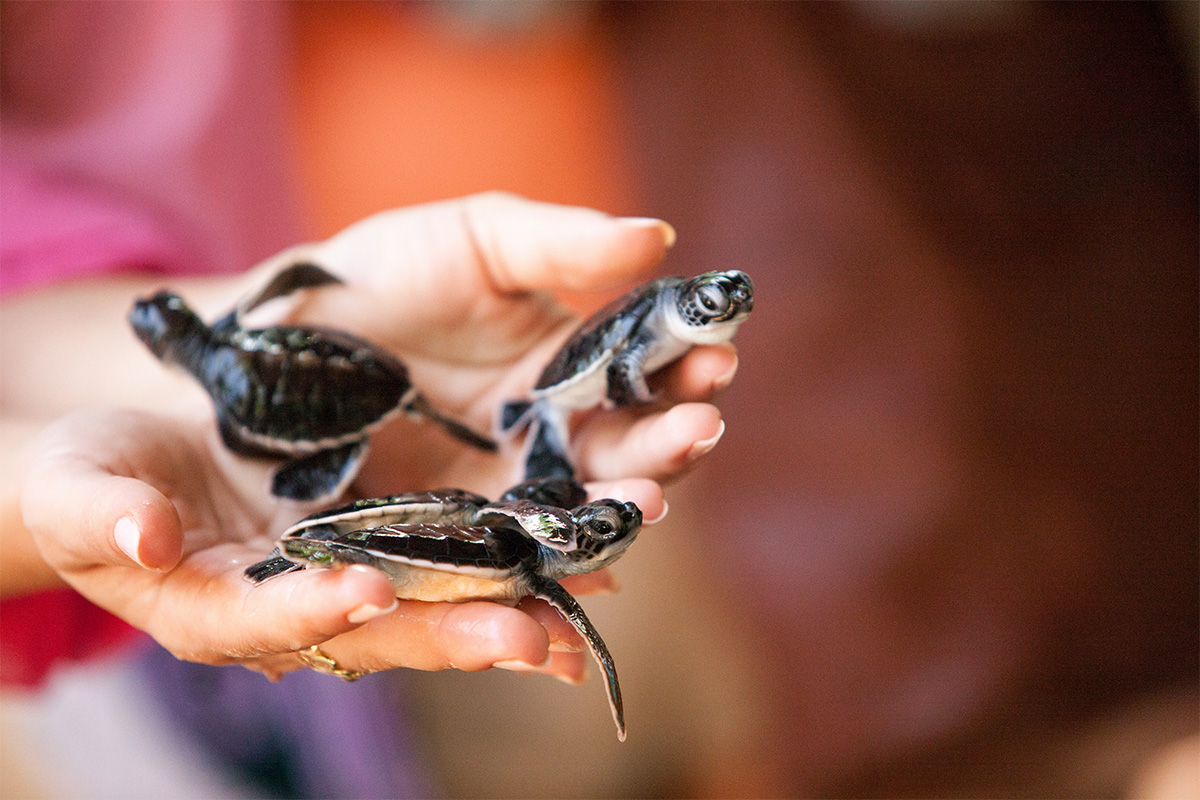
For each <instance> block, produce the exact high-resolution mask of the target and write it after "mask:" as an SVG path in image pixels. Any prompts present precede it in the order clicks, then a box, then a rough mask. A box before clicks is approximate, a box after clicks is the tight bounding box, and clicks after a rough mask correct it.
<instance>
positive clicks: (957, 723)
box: [0, 0, 1200, 797]
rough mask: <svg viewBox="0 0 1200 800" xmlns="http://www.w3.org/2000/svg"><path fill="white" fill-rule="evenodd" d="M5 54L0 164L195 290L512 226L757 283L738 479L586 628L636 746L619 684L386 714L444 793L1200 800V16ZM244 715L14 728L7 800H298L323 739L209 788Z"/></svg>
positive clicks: (699, 20)
mask: <svg viewBox="0 0 1200 800" xmlns="http://www.w3.org/2000/svg"><path fill="white" fill-rule="evenodd" d="M3 14H4V15H3V18H2V22H3V27H2V28H0V33H2V34H3V48H2V49H3V53H2V54H0V57H2V59H3V67H4V71H3V83H2V87H3V115H4V116H3V122H4V126H5V127H4V139H3V146H4V148H5V156H6V158H9V157H16V158H19V159H21V160H22V162H23V163H30V164H34V165H36V166H38V167H39V168H41V169H65V170H68V171H69V172H70V173H71V174H72V175H74V176H77V177H78V176H83V177H85V178H87V179H89V180H92V181H94V182H95V184H96V185H97V186H99V187H102V188H104V189H105V190H106V191H114V192H120V193H122V195H123V196H124V197H126V198H128V199H129V202H131V203H139V204H143V205H145V206H147V207H152V208H154V209H156V211H157V212H159V213H164V214H169V215H172V218H173V219H176V220H178V221H180V222H181V223H182V224H183V225H184V226H185V227H186V229H187V230H188V231H190V233H191V238H190V240H189V246H190V247H192V249H193V252H195V253H196V254H197V259H198V261H199V263H200V266H199V267H198V269H202V270H209V271H213V272H219V271H230V270H235V269H242V268H245V267H246V266H249V265H250V264H253V263H255V262H256V261H257V260H259V259H261V258H262V257H265V256H266V255H269V254H270V253H271V252H274V251H275V250H278V249H280V248H282V247H283V246H286V245H287V244H290V243H292V242H294V241H298V240H300V239H311V238H318V237H324V236H327V235H329V234H331V233H333V232H335V231H337V230H339V229H340V228H342V227H344V226H345V225H347V224H349V223H351V222H353V221H354V220H356V219H358V218H360V217H363V216H366V215H368V214H370V213H373V212H375V211H377V210H380V209H383V208H389V207H393V206H397V205H406V204H410V203H417V202H423V201H427V200H434V199H441V198H446V197H453V196H458V195H462V194H467V193H470V192H475V191H481V190H488V189H504V190H508V191H514V192H518V193H521V194H525V195H528V196H530V197H534V198H536V199H540V200H547V201H555V202H563V203H575V204H582V205H588V206H594V207H597V208H600V209H603V210H605V211H609V212H611V213H615V214H623V215H648V216H657V217H661V218H663V219H666V220H668V221H669V222H671V224H672V225H674V226H675V228H676V229H677V231H678V233H679V241H678V244H677V245H676V246H675V248H674V249H673V250H672V252H671V254H670V255H669V257H668V259H667V262H666V264H665V265H664V271H665V272H666V273H670V274H681V275H686V274H694V273H697V272H700V271H704V270H708V269H727V268H739V269H744V270H746V271H747V272H748V273H750V275H751V276H752V277H753V279H754V281H755V287H756V295H757V296H756V304H755V305H756V308H755V312H754V315H753V317H752V319H751V320H750V321H749V322H748V323H747V324H746V325H745V326H743V328H742V329H741V331H740V333H739V336H738V342H737V343H738V345H739V352H740V370H739V373H738V377H737V380H736V381H735V383H734V385H733V386H732V387H731V388H730V389H729V390H728V391H727V392H726V394H725V395H724V396H723V397H722V398H721V400H720V405H721V408H722V411H723V413H724V416H725V419H726V422H727V425H728V429H727V432H726V434H725V436H724V438H723V440H722V442H721V444H720V446H719V447H717V449H716V450H715V451H713V453H712V454H711V455H710V456H709V457H708V458H707V459H705V461H704V463H703V465H702V467H701V468H700V469H699V470H697V471H696V472H695V473H693V474H692V475H690V476H689V477H688V478H686V479H685V480H684V481H682V482H680V483H679V484H677V485H676V486H674V487H672V488H671V490H670V493H669V499H670V503H671V514H670V516H669V517H668V518H667V520H666V521H664V522H663V523H662V524H660V525H656V526H655V527H653V528H651V529H650V530H649V531H648V532H647V535H645V536H642V537H641V538H640V539H639V542H638V544H637V546H636V547H635V548H633V549H632V551H631V553H630V554H629V555H628V556H627V557H626V558H624V559H623V560H622V561H621V562H620V563H619V564H618V565H617V566H616V568H615V569H614V572H615V573H616V575H617V577H618V579H619V581H620V583H621V584H622V587H623V588H622V591H621V592H620V593H619V594H617V595H614V596H611V597H598V598H589V599H586V600H585V601H584V605H585V606H586V608H587V609H588V613H589V615H591V616H592V618H593V620H594V621H595V622H596V625H597V627H598V629H599V630H600V631H601V632H602V634H603V635H604V636H605V639H606V641H607V642H608V644H609V646H610V648H611V649H612V651H613V653H614V656H615V658H616V660H617V662H618V665H619V668H620V671H621V679H622V685H623V687H624V690H625V693H626V700H625V702H626V711H627V717H628V725H629V740H628V741H627V742H625V743H623V744H619V743H618V742H617V741H616V740H615V738H614V736H613V733H612V727H611V720H610V719H609V715H608V713H607V711H606V710H605V702H604V699H603V692H602V690H601V686H600V683H599V681H598V680H597V679H596V676H594V675H593V677H592V680H591V681H589V683H588V684H587V685H586V686H585V687H582V688H576V687H567V686H563V685H560V684H557V683H555V682H553V681H549V680H545V679H537V678H522V677H521V676H515V675H512V674H510V673H503V674H500V673H496V672H495V671H493V672H490V673H483V674H462V673H431V674H421V673H395V674H389V675H387V676H375V677H373V678H371V679H370V680H371V681H373V682H374V683H373V684H372V685H373V686H374V687H376V689H378V690H379V691H380V696H381V697H385V698H387V702H388V703H389V704H391V705H392V706H394V707H389V709H388V713H390V714H394V716H395V718H396V719H398V720H403V721H404V722H405V725H406V726H407V728H406V732H405V734H404V736H403V746H404V748H405V749H404V752H403V753H402V754H400V753H398V754H397V756H396V759H397V763H400V762H403V763H404V765H405V769H406V770H409V771H410V772H413V773H418V775H417V777H415V778H413V780H412V781H411V782H410V783H409V784H407V786H408V787H409V789H410V790H411V792H412V793H414V794H418V795H421V794H428V795H435V796H451V797H598V796H608V797H643V796H656V797H709V796H711V797H771V796H787V797H794V796H850V797H866V796H888V797H901V796H921V797H929V796H959V797H961V796H1009V797H1023V796H1028V797H1038V796H1056V797H1131V796H1133V797H1151V796H1170V792H1171V791H1172V790H1171V788H1170V783H1169V782H1170V781H1172V780H1179V779H1181V776H1182V777H1183V778H1188V777H1190V779H1192V780H1193V781H1195V782H1194V783H1193V784H1191V785H1192V786H1193V787H1195V786H1196V785H1198V784H1200V776H1197V775H1196V770H1197V769H1200V768H1198V767H1197V755H1198V754H1200V740H1198V739H1197V735H1198V729H1200V697H1198V682H1200V672H1198V671H1200V665H1198V660H1200V637H1198V628H1200V608H1198V598H1200V576H1198V571H1200V543H1198V529H1200V521H1198V519H1197V503H1198V497H1200V486H1198V478H1197V469H1198V467H1197V465H1198V463H1200V458H1198V456H1200V453H1198V437H1197V420H1198V419H1200V409H1198V408H1197V386H1198V383H1200V380H1198V377H1200V376H1198V364H1200V354H1198V346H1197V319H1198V316H1197V312H1198V296H1197V289H1198V267H1200V217H1198V185H1200V174H1198V170H1197V160H1198V153H1200V143H1198V137H1197V66H1196V47H1197V26H1198V25H1200V21H1198V18H1197V4H1196V3H1194V2H1165V3H1098V4H1092V3H1019V2H1003V1H994V2H992V1H988V0H981V2H969V3H941V2H907V0H905V1H902V2H887V3H882V2H881V3H873V2H853V3H785V2H778V3H775V2H772V3H756V2H737V3H733V2H709V3H693V2H679V3H648V2H647V3H640V2H623V3H606V2H576V3H563V2H428V3H422V2H364V3H359V2H344V3H317V2H313V3H296V4H292V3H271V4H257V3H255V4H251V3H220V2H217V3H208V2H178V3H169V4H166V3H119V2H114V3H105V4H99V5H88V6H87V7H86V11H85V10H84V8H83V4H75V3H24V2H11V1H10V0H6V2H4V3H3ZM97 142H103V145H100V144H96V143H97ZM247 164H251V165H253V169H252V170H249V171H248V170H247V167H246V165H247ZM602 299H603V298H592V297H587V298H583V297H573V298H567V300H568V302H571V303H573V304H574V305H575V306H576V307H577V308H579V309H580V310H581V311H586V310H589V309H590V308H593V307H595V306H596V305H598V303H599V302H601V301H602ZM404 488H418V487H404ZM466 488H470V487H466ZM213 672H219V673H222V674H224V673H226V672H227V670H220V669H217V668H206V667H198V666H194V665H182V664H180V665H176V664H173V663H171V662H170V659H169V657H163V656H161V655H158V654H155V653H154V652H152V651H146V650H135V651H134V652H133V653H132V654H131V655H129V656H127V657H126V659H124V660H119V661H116V662H106V663H105V664H103V665H102V666H100V667H95V666H93V667H90V668H83V669H75V670H73V671H62V672H60V673H58V674H57V675H56V676H55V677H53V678H52V679H51V681H50V683H49V684H48V685H47V686H46V687H43V689H42V690H41V691H40V692H39V693H30V692H28V691H25V692H21V693H16V692H13V691H8V692H6V693H5V699H4V704H3V724H4V727H3V729H2V730H0V733H2V735H3V737H4V743H5V749H4V775H5V777H4V778H3V781H2V783H3V787H4V792H5V796H8V797H21V796H44V797H84V796H94V797H106V796H112V797H118V796H131V795H123V794H122V792H124V791H133V789H132V788H131V787H134V786H141V787H143V788H142V789H141V790H138V791H145V787H158V788H156V789H153V791H157V792H159V793H158V794H157V795H146V796H159V797H164V796H178V797H190V796H196V797H203V796H230V797H239V796H305V789H304V788H303V785H297V784H296V783H295V782H294V781H290V780H289V779H287V778H286V777H280V775H281V773H286V772H287V765H288V764H289V763H291V762H290V761H289V759H291V760H292V761H294V760H297V759H302V758H304V757H305V755H306V754H305V753H303V752H299V753H298V752H296V750H297V749H298V748H299V745H298V744H297V742H298V741H299V740H297V739H295V738H292V739H289V738H288V737H286V736H283V737H280V736H276V737H275V738H274V739H273V740H272V742H271V744H270V746H269V747H268V746H266V745H264V746H263V748H261V754H260V755H258V756H253V757H250V756H246V755H245V754H241V755H238V756H237V757H233V756H230V755H229V754H228V753H227V752H225V751H224V750H223V749H222V748H221V747H218V746H215V745H214V741H217V740H219V739H220V738H221V736H220V735H218V734H215V733H214V732H213V731H227V730H230V729H232V728H231V727H230V726H233V727H236V729H237V730H239V731H241V734H240V735H244V736H246V737H253V736H255V735H257V734H256V733H255V732H256V731H258V730H265V729H267V728H270V727H271V724H272V723H271V722H270V720H269V719H265V717H268V716H270V714H272V713H274V712H271V711H269V710H268V711H264V710H262V709H263V708H265V707H266V706H261V707H260V706H253V705H250V704H244V705H242V706H240V707H238V708H233V709H231V710H230V711H229V712H228V713H229V715H230V716H231V718H235V719H234V721H233V722H229V721H226V722H222V723H220V724H218V723H214V722H213V721H212V720H206V721H200V720H198V718H199V716H203V715H202V714H200V712H199V711H197V709H200V708H204V707H206V706H205V692H206V691H213V692H216V691H218V689H217V688H214V687H217V686H218V685H219V684H221V683H222V681H223V680H224V678H222V679H214V678H212V677H211V676H209V677H205V675H207V674H208V673H213ZM246 674H247V676H248V677H250V678H253V679H255V680H257V681H259V682H260V683H261V689H260V688H256V689H254V691H255V692H268V691H271V690H272V689H273V688H274V687H271V686H269V685H268V684H267V683H266V681H263V680H262V679H261V678H259V677H258V676H249V674H248V673H246ZM313 677H316V678H319V677H320V676H303V677H301V676H296V677H295V679H293V676H289V677H288V678H287V679H285V680H284V681H283V682H282V683H281V684H280V686H281V687H285V689H284V690H285V691H286V690H287V689H286V687H287V686H288V684H289V681H293V683H295V682H296V681H304V680H308V679H310V678H313ZM325 680H328V679H325ZM366 683H367V681H364V682H363V684H362V685H366ZM156 685H157V686H158V687H159V688H157V689H156V688H154V687H155V686H156ZM182 695H187V696H188V697H189V698H191V700H190V701H189V702H174V701H173V698H177V697H179V696H182ZM208 707H209V708H211V707H212V705H211V704H210V705H209V706H208ZM239 713H240V715H241V718H240V719H239V718H237V717H238V715H239ZM256 715H257V716H256ZM247 718H248V719H247ZM259 723H261V726H260V724H259ZM306 724H307V725H308V726H309V728H310V729H311V730H312V731H316V732H317V733H320V732H321V731H322V730H325V731H335V730H337V727H336V726H333V725H330V726H328V727H326V728H324V729H322V727H321V726H322V724H323V723H322V720H321V719H320V718H312V719H309V720H308V721H307V723H306ZM222 725H224V726H226V727H221V726H222ZM116 730H124V731H127V732H128V738H127V739H126V741H127V742H137V746H136V747H131V746H127V747H125V748H123V749H115V748H116V745H115V744H114V742H113V741H111V740H113V739H114V738H116V739H119V738H121V737H119V736H114V731H116ZM89 731H90V732H91V733H89ZM89 737H90V738H89ZM143 740H146V741H143ZM313 741H315V742H316V744H313ZM306 746H308V747H320V739H319V737H316V736H314V737H313V740H312V741H309V742H308V744H307V745H306ZM106 748H107V749H106ZM146 748H151V749H152V752H153V753H155V754H156V755H148V754H147V750H146ZM289 748H290V750H289ZM1179 764H1182V765H1183V771H1182V772H1181V771H1180V770H1179V769H1177V768H1175V769H1173V768H1172V765H1176V766H1177V765H1179ZM341 766H342V768H345V769H349V768H350V766H349V765H348V764H346V763H343V764H342V765H341ZM334 768H336V765H335V767H334ZM354 768H355V769H368V770H369V769H372V768H373V767H372V765H371V764H369V763H368V764H366V765H364V766H361V767H354ZM1188 770H1191V772H1190V773H1189V772H1188ZM72 776H75V777H72ZM139 776H140V777H139ZM137 780H141V783H137V782H136V781H137ZM330 791H331V792H333V790H330ZM1187 791H1188V790H1186V789H1185V790H1184V791H1183V794H1179V795H1177V796H1187ZM1192 791H1194V789H1193V790H1192ZM329 796H334V795H333V794H332V793H331V794H330V795H329Z"/></svg>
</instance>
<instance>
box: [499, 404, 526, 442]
mask: <svg viewBox="0 0 1200 800" xmlns="http://www.w3.org/2000/svg"><path fill="white" fill-rule="evenodd" d="M532 409H533V401H531V400H511V401H509V402H507V403H505V404H504V405H503V406H502V407H501V408H500V432H501V433H512V434H515V433H517V432H519V431H520V430H521V429H522V428H524V427H525V426H526V425H528V424H529V421H530V419H531V417H532V415H531V414H530V411H531V410H532Z"/></svg>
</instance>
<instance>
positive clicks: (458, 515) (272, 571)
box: [245, 479, 587, 583]
mask: <svg viewBox="0 0 1200 800" xmlns="http://www.w3.org/2000/svg"><path fill="white" fill-rule="evenodd" d="M520 501H527V502H529V503H533V504H535V505H541V506H552V507H554V508H558V509H563V510H566V511H570V510H571V509H573V508H577V507H578V506H581V505H583V504H584V503H586V502H587V490H586V489H584V488H583V486H581V485H580V484H578V483H576V482H575V481H569V480H562V479H549V480H531V481H524V482H522V483H519V484H517V485H516V486H513V487H512V488H510V489H508V490H507V491H506V492H504V494H502V495H500V499H499V500H498V501H497V502H496V503H491V502H490V501H489V500H488V499H487V498H486V497H484V496H483V495H480V494H475V493H474V492H468V491H465V490H463V489H434V490H432V491H428V492H407V493H405V494H393V495H387V496H386V497H372V498H368V499H365V500H354V501H352V502H350V503H346V504H345V505H341V506H338V507H337V508H331V509H328V510H326V511H318V512H316V513H314V514H309V515H308V516H307V517H305V518H304V519H302V520H300V521H299V522H297V523H295V524H294V525H292V526H290V527H289V528H287V529H286V530H285V531H284V532H283V533H282V534H281V538H284V539H296V538H300V539H318V540H323V541H328V540H330V539H336V538H337V537H338V536H344V535H345V534H347V533H352V532H354V531H357V530H362V529H364V528H370V527H382V526H384V525H403V524H409V525H418V524H434V523H447V524H452V525H471V524H476V523H478V522H479V520H480V519H481V518H482V514H483V513H484V512H483V510H484V509H485V508H487V507H489V506H494V507H501V508H503V507H507V506H509V505H511V504H512V503H516V502H520ZM300 568H301V565H300V564H297V563H294V562H292V561H289V560H287V559H286V558H284V557H283V555H282V553H281V552H280V550H279V548H276V549H275V550H274V551H273V552H272V553H271V555H270V556H268V557H267V558H265V559H263V560H262V561H259V562H258V563H256V564H251V565H250V566H249V567H246V571H245V575H246V577H247V578H248V579H250V580H251V581H253V582H254V583H262V582H263V581H265V580H266V579H268V578H273V577H275V576H276V575H282V574H283V573H285V572H291V571H293V570H297V569H300Z"/></svg>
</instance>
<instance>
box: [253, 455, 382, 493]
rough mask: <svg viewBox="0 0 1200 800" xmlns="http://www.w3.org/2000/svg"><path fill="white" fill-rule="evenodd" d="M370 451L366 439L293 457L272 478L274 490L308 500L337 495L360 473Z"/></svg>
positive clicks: (272, 491)
mask: <svg viewBox="0 0 1200 800" xmlns="http://www.w3.org/2000/svg"><path fill="white" fill-rule="evenodd" d="M366 452H367V443H366V441H358V442H351V443H349V444H344V445H341V446H340V447H334V448H331V449H329V450H321V451H318V452H316V453H313V454H312V455H310V456H305V457H303V458H297V459H295V460H293V461H289V462H287V463H286V464H284V465H283V466H281V467H280V468H279V469H277V470H276V471H275V475H274V476H273V477H272V478H271V494H273V495H275V496H276V497H282V498H285V499H288V500H299V501H305V502H307V501H315V500H324V499H329V498H333V497H337V496H338V495H339V494H341V493H342V490H343V489H345V488H346V484H348V483H349V482H350V480H351V479H353V477H354V476H355V475H356V474H357V473H358V467H359V465H360V464H361V463H362V460H363V457H364V456H365V455H366Z"/></svg>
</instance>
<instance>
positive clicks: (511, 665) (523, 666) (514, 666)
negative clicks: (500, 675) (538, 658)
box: [492, 653, 550, 672]
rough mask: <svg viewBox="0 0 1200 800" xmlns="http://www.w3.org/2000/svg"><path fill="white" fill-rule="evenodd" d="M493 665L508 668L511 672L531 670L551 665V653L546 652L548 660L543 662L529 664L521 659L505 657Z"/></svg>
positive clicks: (497, 667)
mask: <svg viewBox="0 0 1200 800" xmlns="http://www.w3.org/2000/svg"><path fill="white" fill-rule="evenodd" d="M492 666H493V667H495V668H496V669H506V670H509V671H510V672H531V671H532V670H535V669H542V668H543V667H548V666H550V654H549V653H547V654H546V660H545V661H543V662H542V663H541V664H528V663H526V662H524V661H521V660H520V659H516V658H511V659H505V660H504V661H497V662H496V663H494V664H492Z"/></svg>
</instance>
